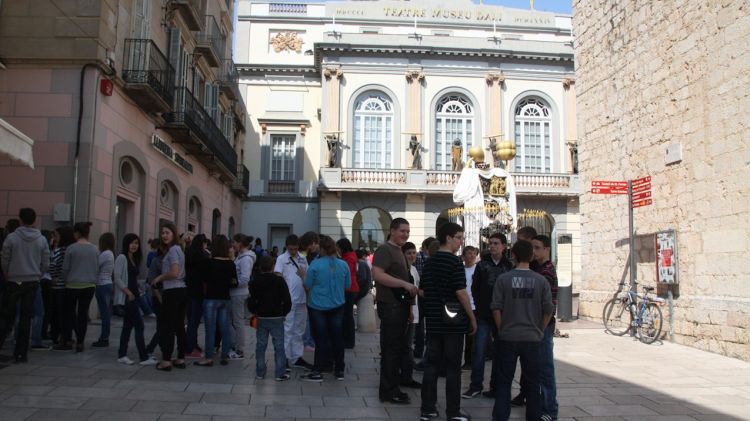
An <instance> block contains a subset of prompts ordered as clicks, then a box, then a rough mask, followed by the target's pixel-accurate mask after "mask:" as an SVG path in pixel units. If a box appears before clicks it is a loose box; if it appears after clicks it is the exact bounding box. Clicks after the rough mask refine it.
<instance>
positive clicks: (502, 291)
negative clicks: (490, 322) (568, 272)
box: [490, 240, 553, 421]
mask: <svg viewBox="0 0 750 421" xmlns="http://www.w3.org/2000/svg"><path fill="white" fill-rule="evenodd" d="M511 252H512V254H513V257H514V259H515V260H516V263H517V264H516V268H515V269H513V270H511V271H510V272H508V273H505V274H503V275H500V277H498V278H497V281H495V287H494V290H493V293H492V304H491V305H490V307H491V308H492V314H493V317H494V319H495V327H496V328H497V330H498V340H497V341H496V344H497V345H496V347H495V355H496V357H495V358H497V359H498V379H497V396H496V398H495V407H494V408H493V410H492V419H493V421H506V420H507V419H508V418H510V388H511V383H512V382H513V376H514V374H515V371H516V363H517V360H518V359H519V358H520V360H521V370H523V373H524V377H525V387H526V390H527V392H526V420H528V421H530V420H534V421H537V420H539V419H541V416H542V413H543V410H542V404H541V394H540V392H539V381H540V371H541V367H540V365H541V360H540V357H541V346H542V339H543V338H544V328H545V327H546V326H547V324H549V321H550V318H551V317H552V312H553V307H552V294H551V292H550V287H549V283H548V282H547V280H546V279H544V277H543V276H541V275H539V274H538V273H535V272H533V271H531V270H530V269H529V262H530V261H531V260H532V256H533V249H532V246H531V243H529V242H528V241H523V240H521V241H518V242H516V244H515V245H513V248H512V249H511Z"/></svg>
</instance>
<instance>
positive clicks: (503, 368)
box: [492, 340, 542, 421]
mask: <svg viewBox="0 0 750 421" xmlns="http://www.w3.org/2000/svg"><path fill="white" fill-rule="evenodd" d="M495 344H496V346H495V351H496V352H495V359H496V360H497V364H498V370H497V386H496V388H495V390H497V395H496V396H495V407H494V408H493V409H492V420H493V421H506V420H508V418H510V388H511V384H512V383H513V376H514V375H515V372H516V361H517V360H518V359H519V358H520V359H521V370H522V371H523V374H524V378H525V382H526V383H525V385H524V386H525V388H526V420H527V421H531V420H534V421H537V420H539V419H540V418H541V415H542V408H541V392H540V386H539V378H540V372H541V367H540V366H541V364H540V354H541V352H540V350H541V345H542V344H541V342H509V341H503V340H498V341H495Z"/></svg>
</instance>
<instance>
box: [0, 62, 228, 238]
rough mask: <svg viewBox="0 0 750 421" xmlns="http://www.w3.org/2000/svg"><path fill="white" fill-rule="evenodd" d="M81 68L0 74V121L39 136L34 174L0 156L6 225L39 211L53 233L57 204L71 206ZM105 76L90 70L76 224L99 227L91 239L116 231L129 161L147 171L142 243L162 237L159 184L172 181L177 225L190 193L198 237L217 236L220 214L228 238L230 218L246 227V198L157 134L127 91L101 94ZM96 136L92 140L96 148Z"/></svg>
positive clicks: (181, 225)
mask: <svg viewBox="0 0 750 421" xmlns="http://www.w3.org/2000/svg"><path fill="white" fill-rule="evenodd" d="M80 72H81V70H80V67H79V68H55V69H30V68H13V67H11V66H8V69H7V70H4V71H0V116H1V117H2V118H4V119H6V120H7V121H8V122H9V123H11V124H13V125H14V126H15V127H16V128H18V129H19V130H21V131H22V132H23V133H25V134H26V135H28V136H29V137H31V138H32V139H34V141H35V145H34V160H35V164H36V169H34V170H31V169H29V168H26V167H23V166H20V165H14V164H13V163H12V162H10V161H9V160H8V159H5V158H2V159H0V180H2V181H0V221H2V222H0V223H4V221H5V220H7V219H8V218H12V217H16V215H17V212H18V209H19V208H20V207H24V206H30V207H33V208H34V209H35V210H36V211H37V214H38V215H39V216H40V221H39V224H38V225H39V226H40V227H41V228H46V229H51V228H54V227H55V226H57V225H59V223H56V222H54V221H53V208H54V205H55V204H56V203H72V202H73V196H74V189H73V174H74V171H73V161H74V149H75V139H76V122H77V121H76V120H77V117H78V114H77V111H78V90H79V80H80ZM98 87H99V72H98V71H97V70H95V69H89V70H87V73H86V79H85V84H84V95H83V97H84V108H83V109H84V113H83V120H82V127H81V133H82V136H81V139H82V142H81V149H80V151H81V153H80V156H79V163H80V164H79V165H80V170H79V187H78V189H77V192H78V193H77V198H78V199H77V200H78V206H77V211H76V215H75V217H74V218H73V219H74V220H75V221H79V220H90V221H92V222H93V223H94V226H93V227H92V237H93V236H94V235H98V234H100V233H102V232H106V231H110V230H113V229H114V217H115V202H116V198H117V195H118V189H120V191H122V188H123V187H122V185H121V184H122V183H121V182H120V175H119V171H120V161H121V159H122V158H123V157H125V156H127V157H130V158H131V159H132V160H133V161H134V162H136V163H137V164H138V165H140V166H141V167H142V168H143V170H144V172H145V174H144V176H145V177H144V183H143V185H144V191H142V192H135V193H139V195H140V196H141V197H140V201H139V202H140V204H141V205H142V206H140V207H139V208H138V209H136V210H135V215H134V218H135V219H136V221H135V223H134V226H136V227H138V229H137V231H138V233H139V234H140V235H141V236H142V237H144V238H152V237H154V236H156V233H157V230H158V227H157V224H158V203H157V202H158V201H159V196H158V194H159V190H160V182H161V181H163V180H168V181H169V182H170V183H172V184H173V185H174V186H175V187H176V190H177V199H176V201H175V202H176V209H175V214H176V216H177V219H176V220H175V223H176V224H177V228H178V230H179V231H180V232H184V231H185V230H186V229H187V216H188V199H189V197H188V192H190V195H195V196H197V198H198V199H199V200H200V202H201V207H202V211H201V217H200V220H199V225H200V229H199V231H200V232H203V233H206V234H211V226H212V211H213V210H214V209H218V210H219V211H220V212H221V223H220V224H221V228H220V233H224V234H227V232H228V228H229V218H230V217H232V218H233V219H234V222H235V227H236V229H237V230H238V229H239V227H240V222H241V221H240V215H241V200H240V198H239V197H237V196H236V195H235V194H234V193H233V192H232V190H231V187H230V186H229V185H226V184H224V183H222V182H220V181H219V180H218V179H217V178H216V177H215V176H213V175H211V174H210V173H209V171H208V170H207V169H206V168H205V167H204V166H203V165H202V164H201V162H200V159H204V158H200V157H196V156H190V155H186V154H185V153H184V151H183V150H182V149H181V148H180V146H179V145H177V144H172V143H171V137H170V136H169V134H167V133H166V132H163V131H161V130H159V129H158V128H157V127H156V126H155V123H154V121H153V120H152V119H151V118H149V117H148V116H147V115H146V114H145V113H144V112H143V111H142V110H141V109H140V108H139V107H138V106H137V105H136V104H135V103H134V102H133V101H131V100H130V98H128V97H127V96H126V94H125V93H124V92H123V91H122V90H121V89H120V88H119V87H117V86H116V87H115V90H114V94H113V95H112V96H110V97H107V96H103V95H102V94H101V93H99V89H98ZM153 134H157V135H158V136H159V137H161V138H162V139H164V140H165V141H166V142H167V143H168V144H170V145H171V146H172V147H173V148H174V149H175V151H177V152H179V153H180V154H181V155H183V156H184V157H185V158H186V159H187V160H188V161H189V162H190V163H191V164H192V165H193V174H189V173H188V172H186V171H184V170H183V169H182V168H180V167H179V166H177V165H176V164H175V163H173V162H171V161H170V160H169V159H167V158H166V157H164V156H163V155H162V154H161V153H159V152H158V151H157V150H156V149H154V148H153V147H152V146H151V137H152V135H153ZM92 139H93V143H92Z"/></svg>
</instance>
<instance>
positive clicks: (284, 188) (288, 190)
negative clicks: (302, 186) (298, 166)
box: [266, 180, 297, 194]
mask: <svg viewBox="0 0 750 421" xmlns="http://www.w3.org/2000/svg"><path fill="white" fill-rule="evenodd" d="M266 193H268V194H296V193H297V182H296V181H293V180H268V181H267V182H266Z"/></svg>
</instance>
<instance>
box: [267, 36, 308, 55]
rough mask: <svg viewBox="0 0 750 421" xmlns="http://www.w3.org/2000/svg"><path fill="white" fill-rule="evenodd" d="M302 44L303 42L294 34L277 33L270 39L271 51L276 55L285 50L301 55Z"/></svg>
mask: <svg viewBox="0 0 750 421" xmlns="http://www.w3.org/2000/svg"><path fill="white" fill-rule="evenodd" d="M303 43H304V41H303V40H302V38H301V37H299V36H298V35H297V33H296V32H279V33H278V34H276V36H275V37H273V38H271V45H273V51H275V52H277V53H280V52H282V51H286V50H290V51H295V52H297V53H301V52H302V44H303Z"/></svg>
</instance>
